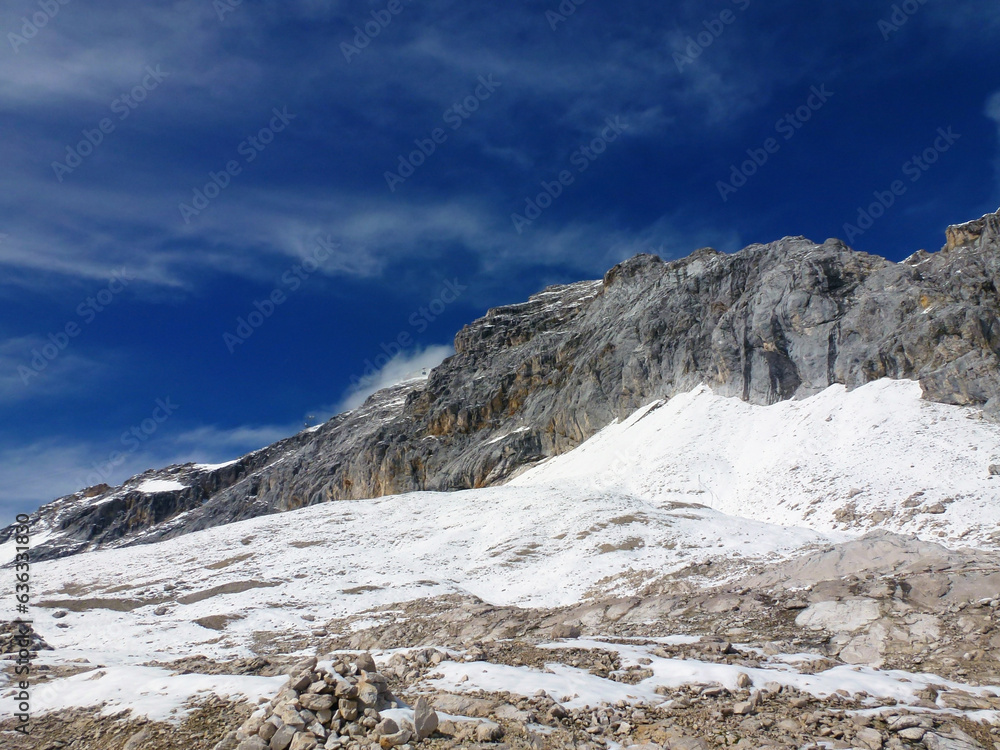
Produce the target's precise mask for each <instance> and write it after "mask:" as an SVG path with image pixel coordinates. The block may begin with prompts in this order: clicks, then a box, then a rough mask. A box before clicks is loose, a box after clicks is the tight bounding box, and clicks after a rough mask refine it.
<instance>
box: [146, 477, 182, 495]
mask: <svg viewBox="0 0 1000 750" xmlns="http://www.w3.org/2000/svg"><path fill="white" fill-rule="evenodd" d="M136 489H137V490H138V491H139V492H150V493H152V492H176V491H177V490H186V489H187V485H186V484H181V483H180V482H175V481H174V480H172V479H147V480H146V481H145V482H143V483H142V484H140V485H139V486H138V487H136Z"/></svg>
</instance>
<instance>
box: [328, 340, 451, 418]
mask: <svg viewBox="0 0 1000 750" xmlns="http://www.w3.org/2000/svg"><path fill="white" fill-rule="evenodd" d="M454 353H455V350H454V349H452V348H451V347H450V346H428V347H427V348H418V349H414V350H413V351H409V352H400V353H399V354H397V355H396V356H394V357H393V358H392V359H390V360H389V361H388V362H387V363H386V364H385V366H383V367H382V369H381V370H378V371H377V372H373V373H368V374H367V375H365V376H363V377H362V378H360V379H359V380H358V382H357V383H356V384H355V385H354V386H352V387H351V388H350V389H348V391H347V392H346V393H345V394H344V396H343V398H342V399H341V400H340V402H339V403H338V404H337V405H336V406H335V407H334V409H333V413H335V414H338V413H340V412H343V411H347V410H348V409H355V408H357V407H359V406H361V404H363V403H364V402H365V399H366V398H368V397H369V396H371V395H372V394H373V393H375V392H376V391H380V390H382V389H383V388H388V387H389V386H391V385H395V384H396V383H401V382H403V381H404V380H409V379H410V378H414V377H420V376H421V375H422V374H425V373H427V372H429V371H430V370H432V369H433V368H435V367H437V366H438V365H439V364H441V362H443V361H444V359H445V358H446V357H450V356H451V355H452V354H454Z"/></svg>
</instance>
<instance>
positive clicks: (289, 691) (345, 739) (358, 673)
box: [236, 653, 438, 750]
mask: <svg viewBox="0 0 1000 750" xmlns="http://www.w3.org/2000/svg"><path fill="white" fill-rule="evenodd" d="M400 708H404V706H403V704H402V703H401V702H400V701H398V700H397V699H396V698H395V697H394V696H393V695H392V693H391V692H390V691H389V687H388V683H387V681H386V678H385V676H384V675H383V674H381V673H379V672H378V670H377V669H376V666H375V661H374V660H373V659H372V657H371V655H370V654H367V653H363V654H360V655H357V656H355V657H352V658H351V659H347V658H344V659H340V660H338V661H334V662H333V665H332V669H330V670H329V671H328V670H325V669H321V668H319V667H318V663H317V660H316V659H315V658H312V659H309V660H307V661H304V662H300V663H299V664H296V665H295V666H294V667H293V668H292V669H291V670H290V677H289V680H288V682H287V683H286V684H285V686H284V687H283V688H282V689H281V691H280V692H279V693H278V694H277V695H276V696H275V697H274V698H273V699H271V701H270V703H268V704H265V705H264V706H262V707H261V708H260V709H259V710H257V711H256V712H255V713H253V714H252V715H251V716H250V718H248V719H247V720H246V721H245V722H244V723H243V725H242V726H241V727H240V728H239V730H238V731H237V733H236V738H237V740H239V745H237V750H314V748H320V747H323V748H326V749H327V750H369V749H370V748H371V749H373V748H401V750H410V748H412V746H413V745H414V744H415V743H418V742H421V741H423V740H425V739H427V738H428V737H429V736H430V735H431V734H433V733H434V731H435V730H436V729H437V726H438V717H437V714H436V713H435V712H434V710H433V709H432V708H431V707H430V705H429V704H428V703H427V701H426V700H425V699H424V698H419V699H417V701H416V702H415V705H414V707H413V718H412V720H410V719H409V718H408V715H407V718H400V719H399V720H398V721H397V720H395V719H393V718H391V717H389V716H383V715H382V714H381V713H380V712H382V711H388V710H390V709H400Z"/></svg>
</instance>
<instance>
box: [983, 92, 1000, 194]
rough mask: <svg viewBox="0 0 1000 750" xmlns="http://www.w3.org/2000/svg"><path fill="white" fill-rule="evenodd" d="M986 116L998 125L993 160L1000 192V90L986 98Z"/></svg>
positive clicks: (999, 191) (998, 191) (999, 192)
mask: <svg viewBox="0 0 1000 750" xmlns="http://www.w3.org/2000/svg"><path fill="white" fill-rule="evenodd" d="M986 116H987V117H989V118H990V119H991V120H993V122H995V123H996V126H997V155H996V157H995V158H994V160H993V164H994V167H995V168H996V178H997V193H998V194H1000V91H996V92H994V93H993V95H992V96H990V98H989V99H987V100H986Z"/></svg>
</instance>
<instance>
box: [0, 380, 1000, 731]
mask: <svg viewBox="0 0 1000 750" xmlns="http://www.w3.org/2000/svg"><path fill="white" fill-rule="evenodd" d="M977 416H978V414H977V412H975V410H972V409H966V408H961V407H955V406H945V405H941V404H933V403H928V402H925V401H922V400H921V399H920V388H919V385H917V384H916V383H912V382H905V381H904V382H890V381H880V382H876V383H872V384H870V385H867V386H864V387H863V388H859V389H856V390H854V391H851V392H847V391H846V390H845V389H844V388H842V387H839V386H835V387H831V388H829V389H827V390H826V391H824V392H822V393H820V394H818V395H816V396H814V397H812V398H810V399H806V400H802V401H795V402H783V403H779V404H776V405H774V406H768V407H763V406H754V405H750V404H746V403H744V402H741V401H739V400H737V399H728V398H722V397H720V396H717V395H715V394H713V393H711V391H709V390H708V389H707V388H699V389H696V390H695V391H693V392H691V393H688V394H684V395H680V396H677V397H675V398H674V399H672V400H671V401H670V402H668V403H666V404H663V403H655V404H651V405H648V406H646V407H644V408H642V409H640V410H639V411H637V412H636V414H634V415H633V416H632V417H630V418H629V419H627V420H625V421H624V422H622V423H616V424H613V425H610V426H609V427H607V428H606V429H605V430H603V431H601V432H600V433H599V434H598V435H596V436H594V437H593V438H592V439H591V440H589V441H587V442H586V443H585V444H584V445H582V446H580V447H579V448H577V449H576V450H574V451H572V452H570V453H568V454H566V455H564V456H561V457H558V458H555V459H551V460H550V461H548V462H546V463H545V464H543V465H540V466H538V467H536V468H534V469H532V470H530V471H528V472H526V473H524V474H522V475H521V476H520V477H518V478H517V479H516V480H514V481H512V482H511V483H509V484H508V485H506V486H501V487H493V488H486V489H477V490H469V491H463V492H452V493H433V492H417V493H411V494H406V495H400V496H392V497H382V498H377V499H371V500H356V501H340V502H334V503H328V504H323V505H317V506H313V507H309V508H303V509H301V510H297V511H292V512H287V513H281V514H276V515H271V516H265V517H261V518H255V519H250V520H247V521H242V522H239V523H234V524H229V525H226V526H220V527H217V528H213V529H207V530H204V531H199V532H195V533H191V534H187V535H184V536H181V537H178V538H175V539H170V540H166V541H162V542H158V543H156V544H150V545H140V546H134V547H127V548H118V549H108V550H103V551H98V552H92V553H87V554H86V555H78V556H74V557H70V558H65V559H61V560H52V561H45V562H40V563H36V564H34V565H33V566H32V586H33V589H32V608H31V615H32V616H33V619H34V621H35V627H36V629H37V630H38V632H39V633H40V634H41V635H42V636H43V637H44V638H45V640H46V641H47V642H48V643H49V644H51V645H52V646H53V647H54V648H55V651H54V652H42V655H41V656H40V660H41V661H42V663H45V662H46V661H50V660H51V661H52V662H53V663H54V662H56V661H58V662H59V663H65V662H67V661H69V660H73V659H86V660H88V661H89V662H90V663H91V664H93V665H95V669H96V668H97V665H100V667H101V671H102V674H101V675H100V676H99V678H98V679H94V680H88V679H87V678H85V677H83V676H80V677H75V678H69V679H67V680H59V681H57V682H56V683H55V684H54V686H53V688H54V689H56V690H57V691H60V695H61V697H58V698H53V699H52V702H51V706H52V707H53V708H59V707H66V706H68V705H94V703H93V702H89V703H80V701H84V700H87V701H90V700H91V698H90V697H88V696H90V695H91V694H92V695H96V696H104V698H106V699H108V700H111V701H112V702H113V703H114V705H118V706H125V705H131V706H133V707H135V708H136V710H137V711H140V712H144V713H146V714H147V715H150V716H153V715H156V716H162V715H172V714H171V713H170V712H171V711H173V710H174V709H177V708H178V707H179V706H180V705H181V704H182V703H183V700H184V699H186V698H187V697H190V696H191V695H194V694H195V693H196V692H197V691H199V690H215V691H216V692H231V693H237V692H239V693H243V694H246V695H250V696H253V695H256V694H257V693H255V692H254V691H257V690H260V689H262V687H261V684H258V683H255V682H252V681H250V682H246V681H244V680H246V679H250V678H239V679H238V680H237V681H236V682H232V683H230V682H227V681H226V680H225V679H222V678H219V677H205V678H204V679H202V680H195V679H189V680H180V679H177V678H169V679H168V677H169V675H168V674H167V673H166V672H162V671H161V672H160V673H155V672H142V673H131V672H128V671H122V670H131V669H155V668H151V667H145V666H142V665H145V664H147V663H148V662H150V661H153V660H158V661H170V660H173V659H177V658H181V657H184V656H189V655H191V654H204V655H206V656H208V657H209V658H216V659H220V660H224V659H230V658H235V657H242V656H249V655H251V653H252V652H251V651H250V649H249V644H250V643H252V642H253V640H254V634H255V633H260V632H262V631H263V632H270V633H274V634H277V635H288V634H292V633H299V634H304V635H308V634H309V633H310V632H311V631H312V630H313V629H314V628H315V627H316V624H317V623H323V622H326V621H328V620H330V619H333V618H337V617H346V616H356V615H361V614H362V613H366V612H368V610H370V609H372V608H375V607H380V606H384V605H393V604H395V603H399V602H404V601H409V600H413V599H420V598H425V597H434V596H438V595H442V594H449V593H455V592H458V593H471V594H474V595H476V596H479V597H481V598H482V599H484V600H486V601H488V602H490V603H493V604H497V605H504V604H516V605H521V606H560V605H568V604H572V603H576V602H578V601H581V600H583V599H585V598H586V597H587V596H588V593H600V594H602V595H605V594H619V595H626V594H631V593H634V592H635V588H636V587H637V586H639V585H641V582H642V580H643V578H648V577H649V576H659V575H663V574H666V573H669V572H671V571H675V570H678V569H680V568H683V567H685V566H688V565H690V564H692V563H696V562H701V561H704V560H706V559H712V558H715V559H718V560H725V561H727V562H728V563H732V562H733V561H736V560H740V559H743V560H751V559H752V560H757V561H762V560H778V559H784V558H788V557H790V556H793V555H795V554H796V553H797V552H798V551H800V550H802V549H803V548H805V547H809V546H813V545H817V544H824V545H825V544H828V543H829V542H831V541H837V540H843V539H846V538H849V536H850V535H859V534H860V533H862V532H863V531H864V530H865V529H864V528H858V527H855V528H852V529H850V530H849V532H848V530H847V529H846V528H845V527H842V526H839V525H838V522H837V519H836V517H835V516H834V513H835V511H837V510H838V509H840V508H842V507H844V506H845V505H846V504H847V503H848V502H850V503H854V504H855V506H856V508H857V513H858V515H863V514H869V513H870V512H871V511H881V512H882V513H884V514H886V517H885V519H884V521H883V525H884V526H886V527H889V528H892V529H896V530H900V531H908V532H917V533H919V534H920V535H922V536H925V537H928V538H931V539H934V540H940V541H948V540H955V539H961V541H962V542H963V543H966V544H972V543H978V542H984V543H985V541H987V540H988V539H987V533H988V532H989V531H995V529H996V528H997V527H998V521H1000V501H998V489H1000V481H997V479H990V478H989V476H988V465H989V464H990V463H1000V460H998V458H997V456H998V455H1000V426H997V425H995V424H992V423H989V422H985V421H983V420H981V419H979V418H977ZM150 484H152V485H154V486H153V487H152V488H149V487H148V485H150ZM164 484H167V485H173V484H175V483H171V482H164V481H162V480H156V482H147V483H145V484H144V485H142V486H141V487H140V489H143V490H144V491H162V490H163V489H165V487H163V486H162V485H164ZM855 490H856V491H855ZM918 491H920V492H923V493H924V494H923V495H921V496H919V497H918V498H917V500H918V502H917V504H916V506H915V507H912V508H903V507H902V504H903V501H904V500H906V499H907V498H908V497H910V496H911V495H913V494H914V493H916V492H918ZM850 495H853V497H849V496H850ZM937 503H942V504H943V506H944V512H943V513H927V512H924V511H925V510H926V509H927V508H924V507H923V506H930V505H931V504H937ZM940 535H944V536H946V537H947V539H939V536H940ZM8 546H10V545H3V546H2V547H0V554H2V555H3V559H13V551H12V550H8V549H6V547H8ZM629 573H636V574H638V575H634V576H630V575H628V574H629ZM10 596H11V594H9V593H8V594H5V595H4V597H10ZM14 605H15V602H14V601H13V600H11V599H9V598H0V606H3V607H6V608H7V611H13V609H14ZM158 607H165V608H166V609H165V613H161V614H159V615H157V614H154V612H155V611H156V610H157V608H158ZM60 610H69V612H68V614H67V615H65V616H64V617H62V618H61V619H56V618H54V617H53V614H54V613H56V612H59V611H60ZM211 615H217V616H228V617H229V618H230V619H228V621H227V622H226V624H225V625H224V627H223V629H222V630H221V631H218V630H213V629H208V628H206V627H203V626H202V625H199V624H198V623H197V622H196V620H198V619H201V618H205V617H208V616H211ZM303 615H312V616H313V617H314V618H315V621H313V620H307V619H304V618H303ZM364 616H365V621H366V624H367V625H374V624H378V623H379V622H380V621H381V620H380V618H391V617H392V614H391V613H374V614H366V615H364ZM57 624H61V625H65V626H67V627H56V625H57ZM361 626H362V625H360V624H358V623H355V628H357V627H361ZM604 647H607V644H604ZM618 648H619V649H624V648H626V647H618ZM699 664H701V663H700V662H694V663H691V664H687V665H686V664H682V663H674V664H669V665H668V664H662V665H659V666H658V667H657V676H656V679H657V680H658V682H657V684H666V683H663V680H665V679H681V678H682V677H683V679H689V680H694V681H704V680H707V679H712V680H715V679H718V680H720V681H723V682H725V681H726V680H728V679H730V678H733V679H735V675H729V674H728V673H727V674H721V673H720V674H718V675H716V674H715V673H714V672H713V673H711V674H709V672H711V670H713V669H717V667H716V666H714V665H710V664H709V665H701V666H698V665H699ZM459 668H461V669H465V670H469V669H470V665H468V664H463V665H457V666H455V667H454V668H453V667H451V666H449V667H448V670H452V669H459ZM483 669H486V670H487V672H486V673H482V675H483V676H482V677H481V678H480V676H478V675H476V676H474V675H470V678H472V677H475V679H472V681H471V682H470V683H469V685H470V686H472V685H473V684H480V683H482V681H483V680H485V679H487V677H489V675H493V676H494V677H495V680H496V681H497V684H499V682H504V681H507V682H510V681H512V680H514V679H515V677H516V675H515V673H510V674H508V673H507V672H504V671H503V670H507V669H510V668H507V667H499V666H489V667H487V666H484V667H483ZM554 669H555V668H554ZM568 669H569V668H564V667H559V668H558V670H562V671H558V670H557V674H556V675H547V676H546V675H542V677H538V676H537V675H534V674H532V675H530V677H531V680H535V682H533V683H531V684H532V685H534V687H532V689H531V693H533V692H534V691H535V690H537V689H538V687H539V686H540V683H538V682H537V680H540V679H542V680H552V679H556V678H558V679H559V680H561V681H562V682H563V683H564V684H565V685H566V687H565V688H563V692H564V693H569V694H572V693H579V694H580V696H581V698H580V700H583V696H584V695H585V694H586V690H587V689H589V688H588V687H587V685H588V684H589V682H588V680H590V679H591V678H593V676H592V675H586V674H580V675H577V674H575V672H571V671H566V670H568ZM850 669H853V668H850ZM706 670H708V671H706ZM782 670H784V672H786V673H787V674H797V673H795V672H794V669H793V668H792V667H791V666H789V665H787V664H781V665H775V666H774V668H773V670H769V672H782ZM136 674H141V676H142V677H143V679H144V680H145V682H142V685H143V686H144V687H143V688H142V689H140V690H137V691H133V693H132V694H131V695H126V694H124V693H123V692H122V691H121V690H119V688H117V687H115V686H116V685H118V684H124V683H123V682H122V681H124V680H125V679H126V677H127V676H128V675H132V676H133V677H134V676H135V675H136ZM445 674H446V677H445V680H448V679H451V678H453V677H457V675H453V674H451V672H449V671H447V670H445ZM517 674H520V673H517ZM823 674H825V675H827V678H828V679H830V680H831V682H830V684H831V685H832V684H833V681H836V682H837V687H841V686H843V684H845V683H847V682H849V683H850V684H854V683H855V682H857V683H858V684H862V683H863V684H864V685H866V687H864V688H860V687H859V688H858V689H865V690H867V691H868V692H869V693H871V694H873V695H879V694H886V695H896V693H895V692H892V691H896V690H897V688H898V689H900V690H904V692H907V693H909V692H912V691H911V690H910V688H911V687H915V689H919V686H918V685H917V683H916V682H914V685H912V686H911V685H905V686H903V687H902V688H899V687H898V684H897V683H901V682H903V678H899V679H896V678H895V677H891V676H890V677H885V673H878V675H881V676H879V677H878V679H879V680H882V679H888V680H890V682H891V684H889V683H884V684H883V683H879V684H880V685H881V687H879V690H882V691H889V692H888V693H886V692H883V693H879V692H878V691H876V690H874V689H872V687H873V686H874V685H875V683H876V682H877V680H876V678H875V677H872V676H871V675H867V674H866V673H865V672H864V671H863V670H861V671H859V670H854V671H853V672H850V673H849V670H848V668H845V669H844V671H843V673H842V674H841V673H836V674H831V673H829V672H827V673H823ZM684 675H687V676H686V677H685V676H684ZM752 676H753V677H754V679H755V680H756V679H757V677H758V676H757V675H752ZM494 677H489V679H490V680H493V679H494ZM522 677H523V675H522ZM762 677H763V676H762ZM766 677H767V678H768V679H777V680H779V681H780V675H779V677H775V675H774V674H768V675H766ZM816 677H817V679H818V677H819V676H816ZM146 678H148V679H146ZM807 678H808V679H807ZM234 679H237V678H234ZM595 679H596V678H595ZM789 679H791V678H789ZM795 679H796V680H799V681H798V682H796V683H795V684H799V685H800V686H803V689H810V690H812V689H815V690H825V689H827V684H826V683H819V682H817V683H809V684H806V682H808V680H811V679H813V677H811V676H808V675H806V676H801V678H800V677H798V676H797V677H796V678H795ZM802 680H805V681H806V682H802ZM78 683H79V684H78ZM84 683H86V684H84ZM585 683H586V684H585ZM490 684H493V683H492V682H491V683H490ZM526 684H527V683H526ZM484 686H485V685H484ZM265 687H266V686H265ZM542 687H545V686H542ZM604 687H606V688H607V689H608V690H611V691H623V692H624V693H628V694H630V695H631V694H632V693H634V692H635V691H636V690H637V689H639V688H642V687H643V686H642V685H640V686H629V685H625V684H622V683H611V685H610V686H602V689H603V688H604ZM648 687H649V689H650V691H651V690H652V686H648ZM0 688H2V684H0ZM571 688H572V689H571ZM546 689H548V688H547V687H546ZM644 689H645V688H643V690H644ZM553 690H555V688H553ZM116 691H117V692H116ZM615 695H617V693H615ZM611 697H613V696H611V694H610V693H608V694H607V695H606V698H605V699H608V698H611ZM73 701H77V703H72V702H73ZM10 705H11V703H10V702H9V701H6V702H3V705H0V718H2V717H3V716H5V714H4V713H3V712H4V711H7V710H9V706H10ZM45 705H49V704H45ZM164 712H166V713H164Z"/></svg>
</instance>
